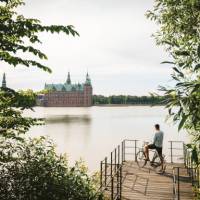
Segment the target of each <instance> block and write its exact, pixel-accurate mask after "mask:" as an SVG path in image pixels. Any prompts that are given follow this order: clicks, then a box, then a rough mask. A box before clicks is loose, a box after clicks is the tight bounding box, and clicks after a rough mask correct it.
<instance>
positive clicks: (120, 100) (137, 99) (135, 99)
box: [93, 95, 164, 105]
mask: <svg viewBox="0 0 200 200" xmlns="http://www.w3.org/2000/svg"><path fill="white" fill-rule="evenodd" d="M163 101H164V97H163V96H130V95H112V96H108V97H106V96H103V95H93V104H94V105H100V104H134V105H138V104H143V105H144V104H146V105H162V104H163Z"/></svg>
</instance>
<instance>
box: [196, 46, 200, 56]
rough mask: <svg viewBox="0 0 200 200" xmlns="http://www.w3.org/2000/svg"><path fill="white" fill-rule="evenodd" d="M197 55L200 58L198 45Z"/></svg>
mask: <svg viewBox="0 0 200 200" xmlns="http://www.w3.org/2000/svg"><path fill="white" fill-rule="evenodd" d="M197 55H198V57H199V58H200V44H199V46H198V48H197Z"/></svg>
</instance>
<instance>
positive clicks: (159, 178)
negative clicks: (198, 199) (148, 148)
mask: <svg viewBox="0 0 200 200" xmlns="http://www.w3.org/2000/svg"><path fill="white" fill-rule="evenodd" d="M174 166H176V165H172V164H167V167H166V172H165V173H164V174H157V173H155V171H154V170H153V168H152V167H151V166H149V165H148V164H147V166H146V167H145V168H142V169H139V168H138V166H137V163H135V162H133V161H126V162H124V164H123V182H122V199H123V200H173V199H174V197H173V174H172V168H173V167H174ZM179 166H180V165H179ZM188 180H189V177H188V176H187V175H186V170H183V171H181V179H180V191H181V196H180V199H181V200H192V199H193V196H192V185H191V183H190V182H189V181H188Z"/></svg>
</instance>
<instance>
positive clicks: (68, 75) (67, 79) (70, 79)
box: [67, 72, 71, 84]
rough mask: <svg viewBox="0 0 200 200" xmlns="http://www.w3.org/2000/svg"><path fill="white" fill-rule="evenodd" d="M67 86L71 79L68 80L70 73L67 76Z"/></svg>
mask: <svg viewBox="0 0 200 200" xmlns="http://www.w3.org/2000/svg"><path fill="white" fill-rule="evenodd" d="M67 84H71V78H70V73H69V72H68V75H67Z"/></svg>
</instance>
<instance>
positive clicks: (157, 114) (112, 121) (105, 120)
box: [26, 106, 185, 170]
mask: <svg viewBox="0 0 200 200" xmlns="http://www.w3.org/2000/svg"><path fill="white" fill-rule="evenodd" d="M35 111H36V112H29V113H26V115H29V116H33V117H42V118H45V122H46V124H45V125H44V126H38V127H33V128H32V129H31V130H30V132H29V133H30V135H31V136H34V137H35V136H39V135H48V136H50V138H52V139H53V140H54V141H55V143H56V144H57V151H58V152H59V153H67V154H68V155H69V161H70V163H72V164H73V163H74V161H75V160H78V159H80V157H82V158H83V159H84V160H85V161H86V164H87V165H88V166H89V168H90V170H98V169H99V162H100V161H101V160H103V158H104V157H105V156H107V155H108V154H109V153H110V152H111V151H112V150H113V149H114V147H116V146H117V145H118V144H120V143H121V141H122V140H123V139H127V138H128V139H138V140H141V141H143V140H146V141H148V140H151V139H152V137H153V135H154V129H153V125H154V124H155V123H159V124H160V125H161V128H162V130H163V131H164V133H165V136H164V152H165V154H166V155H167V154H168V141H169V140H185V134H184V133H183V132H180V133H178V132H177V128H176V127H174V126H172V125H171V124H169V123H166V122H165V117H166V114H167V111H166V110H164V108H163V107H161V106H156V107H148V106H129V107H91V108H42V107H37V108H35Z"/></svg>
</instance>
